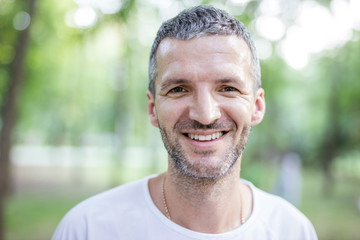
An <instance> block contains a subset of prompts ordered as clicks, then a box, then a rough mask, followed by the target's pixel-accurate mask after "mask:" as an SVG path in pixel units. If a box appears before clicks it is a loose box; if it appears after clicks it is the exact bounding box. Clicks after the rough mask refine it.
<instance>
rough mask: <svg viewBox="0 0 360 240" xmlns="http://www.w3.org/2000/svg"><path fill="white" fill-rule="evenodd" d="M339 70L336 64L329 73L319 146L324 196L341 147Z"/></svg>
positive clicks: (331, 182)
mask: <svg viewBox="0 0 360 240" xmlns="http://www.w3.org/2000/svg"><path fill="white" fill-rule="evenodd" d="M339 72H340V70H339V69H338V67H337V65H336V63H335V64H333V66H332V70H331V71H330V74H331V77H330V78H329V79H330V82H329V84H330V86H329V87H330V93H329V98H328V104H329V105H328V117H327V130H326V134H325V139H324V141H323V144H322V145H321V157H322V168H323V172H324V176H325V179H324V194H325V195H330V194H331V193H332V189H333V188H334V183H335V181H334V176H333V172H332V168H331V166H332V163H333V160H334V159H335V158H336V156H337V154H338V150H339V149H340V148H341V147H342V145H343V141H342V139H341V127H340V118H339V115H340V109H339V99H338V98H339V94H338V88H339V81H340V80H341V76H340V75H339Z"/></svg>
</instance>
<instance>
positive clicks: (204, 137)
mask: <svg viewBox="0 0 360 240" xmlns="http://www.w3.org/2000/svg"><path fill="white" fill-rule="evenodd" d="M224 134H226V132H216V133H213V134H209V135H199V134H192V133H185V134H184V135H185V136H187V137H189V138H191V139H192V140H196V141H200V142H204V141H211V140H215V139H218V138H220V137H221V136H223V135H224Z"/></svg>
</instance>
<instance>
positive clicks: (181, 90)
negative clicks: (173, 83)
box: [169, 87, 186, 93]
mask: <svg viewBox="0 0 360 240" xmlns="http://www.w3.org/2000/svg"><path fill="white" fill-rule="evenodd" d="M181 92H186V90H185V89H184V88H182V87H174V88H172V89H171V90H170V91H169V93H181Z"/></svg>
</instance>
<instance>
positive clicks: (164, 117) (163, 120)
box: [157, 101, 186, 127]
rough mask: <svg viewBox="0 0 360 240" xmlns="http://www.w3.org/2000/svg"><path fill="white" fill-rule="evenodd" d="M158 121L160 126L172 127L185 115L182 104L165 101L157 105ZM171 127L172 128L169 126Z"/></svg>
mask: <svg viewBox="0 0 360 240" xmlns="http://www.w3.org/2000/svg"><path fill="white" fill-rule="evenodd" d="M157 109H158V112H157V115H158V119H159V122H160V124H162V125H167V126H168V125H170V127H173V126H174V124H175V123H176V122H178V121H179V120H180V119H181V118H182V116H184V115H185V113H186V107H185V106H184V104H181V103H180V102H176V101H171V102H170V101H166V102H162V103H159V104H158V108H157ZM171 125H172V126H171Z"/></svg>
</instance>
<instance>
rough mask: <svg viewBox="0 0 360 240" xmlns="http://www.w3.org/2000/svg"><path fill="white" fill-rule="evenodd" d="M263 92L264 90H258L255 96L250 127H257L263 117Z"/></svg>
mask: <svg viewBox="0 0 360 240" xmlns="http://www.w3.org/2000/svg"><path fill="white" fill-rule="evenodd" d="M264 94H265V92H264V89H262V88H259V89H258V90H257V92H256V95H255V101H254V105H255V106H254V112H253V114H252V117H251V126H255V125H258V124H259V123H261V121H262V120H263V118H264V115H265V96H264Z"/></svg>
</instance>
